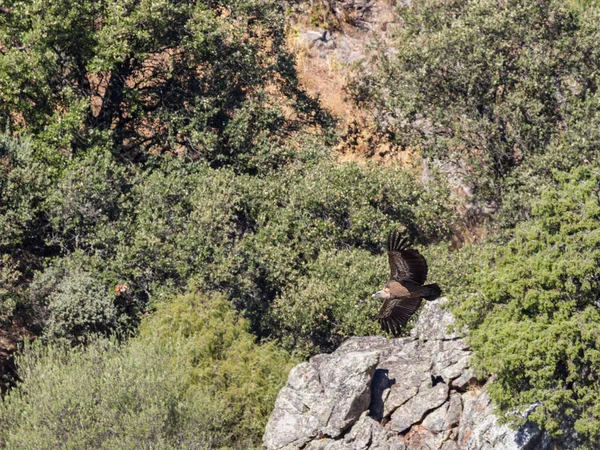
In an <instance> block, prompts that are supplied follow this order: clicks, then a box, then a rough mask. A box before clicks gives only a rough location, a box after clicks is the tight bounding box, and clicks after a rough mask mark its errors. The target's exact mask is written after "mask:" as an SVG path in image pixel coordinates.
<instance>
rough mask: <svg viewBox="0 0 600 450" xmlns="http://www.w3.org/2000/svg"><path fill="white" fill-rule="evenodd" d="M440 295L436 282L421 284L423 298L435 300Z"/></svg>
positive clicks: (440, 291)
mask: <svg viewBox="0 0 600 450" xmlns="http://www.w3.org/2000/svg"><path fill="white" fill-rule="evenodd" d="M440 295H442V290H441V289H440V287H439V286H438V285H437V284H426V285H425V286H423V298H424V299H425V300H435V299H436V298H438V297H439V296H440Z"/></svg>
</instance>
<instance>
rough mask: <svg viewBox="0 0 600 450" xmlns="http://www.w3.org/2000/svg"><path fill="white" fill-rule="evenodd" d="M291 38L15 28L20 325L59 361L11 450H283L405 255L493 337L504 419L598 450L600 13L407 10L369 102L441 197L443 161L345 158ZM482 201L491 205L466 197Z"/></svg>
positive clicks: (12, 435) (49, 365)
mask: <svg viewBox="0 0 600 450" xmlns="http://www.w3.org/2000/svg"><path fill="white" fill-rule="evenodd" d="M284 13H285V11H284V4H283V3H281V2H275V1H270V0H267V1H263V0H214V1H213V0H184V1H174V0H141V1H138V0H101V1H92V0H82V1H77V2H75V1H71V0H52V1H50V2H48V1H44V2H42V1H41V0H34V1H21V0H7V1H5V2H4V3H3V4H2V7H0V127H1V129H2V131H3V133H4V134H0V326H1V327H2V328H3V329H10V330H11V331H14V330H25V329H26V330H27V333H28V334H30V335H34V336H36V337H37V338H38V339H37V342H36V343H35V345H33V346H31V347H29V348H28V349H27V350H26V351H25V352H24V354H23V355H21V356H20V357H19V359H18V363H19V377H20V385H19V387H17V388H16V389H13V390H12V391H11V392H10V394H9V395H7V396H6V398H5V399H4V400H3V401H2V402H1V403H0V442H1V443H2V444H4V445H5V446H6V447H8V448H32V449H34V448H36V449H37V448H64V447H65V446H67V447H69V446H70V448H91V447H94V448H96V447H103V448H128V447H135V446H138V444H139V443H141V442H143V443H144V444H143V445H146V446H150V447H153V448H182V447H186V448H188V447H191V448H215V447H228V448H231V447H233V448H249V447H252V446H256V445H258V443H259V438H260V435H261V434H262V429H263V427H264V424H265V420H266V418H267V416H268V414H269V412H270V408H271V406H272V404H273V401H274V396H275V395H276V393H277V391H278V389H279V387H280V386H281V385H282V383H283V381H284V379H285V377H286V375H287V371H288V369H289V366H290V364H291V362H292V359H291V357H290V356H289V353H290V351H292V352H294V353H295V357H306V356H309V355H312V354H314V353H316V352H321V351H330V350H333V349H334V348H336V347H337V346H338V345H339V344H340V343H341V342H342V341H343V340H344V339H345V338H347V337H349V336H355V335H369V334H374V333H380V332H381V331H380V330H379V329H378V325H377V323H376V321H374V320H372V319H373V316H374V315H375V314H376V311H377V309H378V307H379V303H378V302H376V301H373V300H372V299H371V298H370V294H371V293H373V292H374V291H375V290H376V289H379V288H380V287H381V283H382V282H383V281H385V279H386V277H387V271H388V268H387V261H386V258H385V257H384V255H383V252H382V250H383V249H382V243H383V242H384V238H385V236H386V234H387V233H388V231H390V230H392V229H399V230H401V231H404V232H406V233H407V234H408V235H409V237H410V238H411V239H412V240H413V241H414V242H415V245H416V246H417V247H419V248H420V249H421V250H422V251H423V252H424V253H425V254H426V256H427V258H428V261H429V262H430V278H431V279H432V281H434V282H437V283H438V284H440V285H441V286H442V289H443V291H444V292H445V293H448V294H449V296H450V297H451V303H452V308H453V311H454V313H455V315H456V317H457V318H458V322H459V323H458V325H459V326H462V325H467V326H468V327H469V328H470V334H469V339H470V341H471V344H472V346H473V349H474V351H475V364H476V367H477V368H478V369H479V371H480V372H481V373H482V374H484V375H492V376H493V380H494V381H493V383H492V384H491V387H490V393H491V395H492V397H493V399H494V400H495V402H496V403H497V405H498V406H499V408H500V409H499V410H500V411H502V412H503V413H505V416H506V417H507V418H508V419H511V420H514V421H520V420H522V414H521V413H522V412H523V411H524V410H526V409H528V408H529V406H530V405H531V404H535V406H536V407H535V409H534V410H532V411H529V417H530V418H532V419H534V420H535V421H537V422H538V424H540V425H541V426H542V427H543V428H545V429H547V430H549V431H550V432H552V433H554V434H557V435H561V434H562V437H563V438H564V439H565V442H567V443H568V445H571V444H572V445H581V446H588V447H590V448H597V447H598V445H600V412H599V410H598V407H597V405H598V403H599V400H600V390H599V389H598V385H599V381H600V380H598V376H597V373H596V372H597V369H596V367H597V366H598V363H600V361H599V356H598V355H600V353H598V336H600V330H599V329H598V326H599V324H600V317H598V312H597V311H598V298H600V288H599V287H598V275H597V272H598V271H599V270H598V269H599V267H598V266H599V265H600V254H599V253H598V247H599V243H600V235H599V234H598V229H599V228H600V227H598V225H599V224H600V206H599V205H600V200H599V199H600V194H599V192H600V187H599V186H600V175H599V173H600V171H599V170H598V169H597V167H598V156H599V153H598V151H599V150H600V145H599V143H600V128H599V127H598V120H599V119H600V97H599V95H600V94H599V91H598V75H597V74H598V73H599V72H598V71H599V69H600V54H599V52H600V50H599V49H600V46H599V45H598V42H600V27H599V26H598V23H599V20H598V19H599V18H600V8H599V7H598V6H596V5H595V4H594V3H593V2H590V3H589V4H587V3H586V4H583V3H580V4H578V6H577V7H576V8H573V5H572V4H570V3H565V2H560V1H558V0H533V1H526V0H508V1H505V2H500V3H498V2H496V1H492V0H483V1H474V0H452V1H440V0H415V1H413V2H411V5H410V6H399V8H398V16H399V23H400V24H401V26H400V27H399V28H398V30H397V33H398V34H397V36H395V37H393V38H392V41H391V45H392V47H393V48H392V49H391V50H390V49H389V48H388V47H384V46H382V45H380V46H379V48H376V49H375V50H376V51H375V57H374V59H373V60H372V61H371V66H369V67H367V69H368V70H364V71H361V72H360V74H361V76H360V77H358V78H357V79H356V80H355V82H354V84H353V86H352V88H351V92H352V94H353V96H354V99H355V100H356V101H357V102H358V103H359V104H362V105H366V106H367V107H369V108H371V110H372V111H374V112H375V116H376V119H377V123H378V125H379V126H380V131H381V132H382V133H386V134H387V135H388V136H389V137H390V139H392V140H394V141H395V142H396V143H398V144H401V145H402V146H404V147H410V148H411V149H412V150H413V153H412V154H414V155H415V156H416V160H417V161H424V162H425V164H426V165H427V170H426V172H427V173H426V174H425V175H427V176H425V177H423V178H424V179H427V180H428V182H426V183H424V182H422V181H421V177H419V174H418V173H416V170H415V167H417V166H418V162H417V164H414V165H411V168H408V167H400V166H397V165H392V166H383V165H377V164H374V163H369V162H367V163H356V162H344V163H342V162H339V161H338V160H337V159H336V157H335V154H334V153H333V151H332V145H331V144H332V142H333V140H334V138H335V136H334V135H335V127H334V126H333V125H334V124H333V121H332V120H331V118H330V117H329V116H328V115H327V114H326V113H325V112H324V111H323V110H322V109H321V108H320V106H319V104H318V102H317V100H316V99H313V98H311V97H310V96H308V95H307V94H306V93H305V92H303V91H302V89H300V88H299V82H298V78H297V75H296V73H295V69H294V58H293V56H292V55H291V54H290V53H289V52H288V51H287V49H286V45H285V22H284V18H285V14H284ZM381 44H383V42H381ZM388 44H389V42H388ZM388 44H386V45H388ZM365 74H366V76H365ZM447 175H448V176H447ZM465 187H470V188H471V189H472V191H469V189H466V192H467V193H469V192H471V193H472V194H473V196H472V197H469V198H468V199H467V200H468V202H470V203H469V204H467V205H465V204H464V203H463V204H461V203H460V200H459V199H457V198H456V197H455V196H453V195H452V194H451V192H452V189H454V192H457V191H462V192H464V191H465V189H461V188H465ZM478 202H488V205H490V204H491V207H490V208H489V210H488V211H490V212H493V211H497V213H496V214H495V215H493V217H490V222H489V224H488V225H489V226H487V225H486V224H485V223H484V222H483V221H478V222H476V225H477V227H479V228H476V229H473V230H468V231H471V232H472V235H473V236H488V239H487V243H485V244H482V243H478V242H475V243H473V244H470V245H464V246H462V248H461V249H460V250H459V251H457V250H455V247H460V246H461V244H463V243H462V242H461V241H460V239H458V238H457V236H459V234H457V235H455V236H454V238H455V239H454V241H453V243H454V245H453V246H452V248H450V243H451V241H450V240H449V238H450V237H451V236H452V234H453V232H455V231H456V230H457V217H459V216H460V214H461V213H462V214H463V215H464V214H465V211H466V210H467V209H468V208H471V211H475V214H476V213H477V211H478V208H477V206H478V205H481V204H482V203H478ZM473 206H475V207H473ZM490 214H491V213H490ZM466 225H467V226H468V225H469V223H467V224H466ZM459 227H465V224H461V225H459ZM459 227H458V228H459ZM457 244H458V245H457ZM190 286H191V288H190ZM190 290H191V291H192V292H194V293H193V294H187V295H182V293H184V292H190ZM198 292H200V293H201V294H198Z"/></svg>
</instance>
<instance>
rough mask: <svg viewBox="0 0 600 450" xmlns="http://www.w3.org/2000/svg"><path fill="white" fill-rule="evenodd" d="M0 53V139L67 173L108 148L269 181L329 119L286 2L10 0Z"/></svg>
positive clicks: (0, 18)
mask: <svg viewBox="0 0 600 450" xmlns="http://www.w3.org/2000/svg"><path fill="white" fill-rule="evenodd" d="M0 49H1V50H2V51H1V52H0V92H2V96H1V97H0V128H1V129H3V130H4V129H7V128H8V129H10V130H12V131H15V132H27V134H29V135H30V136H34V137H35V140H36V141H37V142H38V144H39V146H40V148H41V149H42V150H41V151H43V152H44V153H45V156H46V158H47V159H48V160H54V164H57V165H59V164H60V159H62V157H64V156H65V155H67V156H68V155H72V154H78V153H81V152H85V151H86V150H87V149H89V148H90V147H93V146H101V147H105V148H110V149H111V150H112V151H113V152H117V153H120V154H121V155H122V156H123V157H125V158H128V159H132V160H140V159H144V158H145V157H146V156H147V154H148V153H164V152H171V153H177V154H182V153H187V154H191V155H194V156H195V157H200V158H204V159H207V160H209V161H211V162H212V163H213V164H215V165H222V164H228V165H233V166H236V167H237V168H238V169H239V170H251V171H258V170H265V169H266V168H268V167H270V166H271V165H276V164H278V163H279V162H280V160H281V159H282V158H284V153H285V148H282V147H281V143H282V139H284V137H285V136H287V135H288V134H289V133H291V132H293V130H294V129H296V128H297V125H298V124H300V123H305V124H306V123H317V122H319V121H322V120H324V119H325V117H324V116H323V114H322V113H321V112H320V110H319V108H318V106H317V105H316V103H315V102H314V101H313V100H311V99H310V98H309V97H307V96H306V95H305V94H304V93H303V92H302V91H301V90H300V89H298V86H297V80H296V77H295V72H294V69H293V60H292V57H291V55H290V54H289V53H288V52H287V51H286V49H285V42H284V27H283V11H282V8H281V5H280V4H279V3H278V2H263V1H255V0H223V1H196V0H185V1H169V0H143V1H133V0H102V1H96V0H84V1H71V0H54V1H51V2H47V1H42V0H39V1H38V0H36V1H21V0H8V1H6V2H4V3H3V14H0ZM284 108H287V109H288V110H289V111H288V113H284ZM290 111H291V112H293V113H294V114H295V117H296V118H295V119H294V120H290V119H288V117H286V114H289V112H290Z"/></svg>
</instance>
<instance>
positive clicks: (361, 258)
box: [273, 249, 389, 355]
mask: <svg viewBox="0 0 600 450" xmlns="http://www.w3.org/2000/svg"><path fill="white" fill-rule="evenodd" d="M388 271H389V267H388V263H387V257H385V256H384V255H377V256H373V255H372V254H371V253H369V252H367V251H365V250H358V249H354V250H351V251H345V250H341V251H328V252H327V251H326V252H321V254H320V255H319V257H318V258H317V259H316V260H315V261H314V262H312V263H310V264H308V267H307V269H306V272H307V273H306V275H305V276H304V277H302V278H301V279H300V280H299V281H298V283H296V284H294V285H291V286H290V287H289V288H287V289H284V292H283V294H282V295H281V296H280V297H278V298H277V299H276V301H275V303H274V305H273V308H274V309H275V316H276V318H277V320H278V323H279V326H278V327H277V334H278V336H279V338H280V340H281V342H282V344H283V345H284V346H285V347H287V348H291V349H294V350H295V351H297V352H300V354H303V355H313V354H315V353H321V352H331V351H333V350H335V349H336V348H337V347H338V346H339V344H341V343H342V342H343V341H344V340H345V339H347V338H349V337H351V336H365V335H373V334H381V333H382V331H381V329H380V327H379V323H378V322H377V320H376V319H375V318H376V316H377V312H378V310H379V307H380V306H381V303H380V302H379V301H377V300H373V299H371V295H372V294H373V293H374V292H376V291H377V290H379V289H381V286H382V285H383V283H384V282H385V281H386V280H387V277H388Z"/></svg>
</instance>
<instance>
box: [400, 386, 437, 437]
mask: <svg viewBox="0 0 600 450" xmlns="http://www.w3.org/2000/svg"><path fill="white" fill-rule="evenodd" d="M447 399H448V385H447V384H446V383H437V384H435V385H433V384H432V383H431V379H430V380H427V381H425V382H424V383H423V384H422V385H421V386H420V388H419V392H418V393H417V395H415V396H414V397H412V398H411V399H410V400H408V401H407V402H406V403H404V404H403V405H402V406H400V407H399V408H398V409H397V410H396V411H395V412H394V414H392V420H391V421H390V429H392V430H394V431H397V432H398V433H403V432H405V431H406V430H408V428H410V427H411V426H412V425H414V424H416V423H419V422H421V420H422V419H423V417H424V416H425V413H427V412H428V411H432V410H434V409H436V408H438V407H439V406H441V405H442V404H443V403H444V402H445V401H446V400H447Z"/></svg>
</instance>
